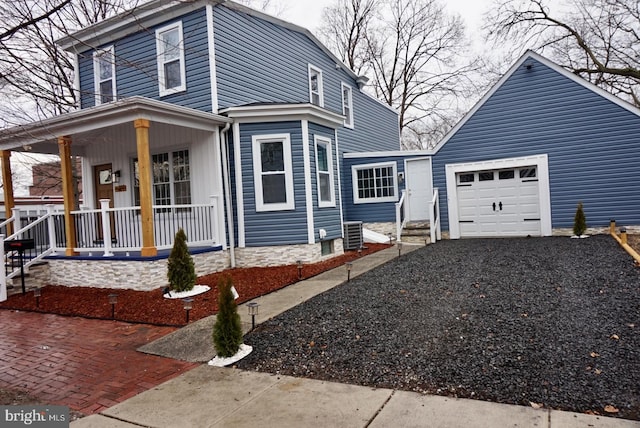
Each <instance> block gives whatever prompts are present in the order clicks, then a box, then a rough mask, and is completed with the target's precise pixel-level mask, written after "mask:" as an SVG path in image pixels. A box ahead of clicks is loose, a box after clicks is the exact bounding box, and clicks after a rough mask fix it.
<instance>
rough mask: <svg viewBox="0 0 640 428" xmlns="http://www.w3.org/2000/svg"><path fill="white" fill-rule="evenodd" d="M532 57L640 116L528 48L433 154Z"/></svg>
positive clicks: (605, 92) (634, 109) (636, 110)
mask: <svg viewBox="0 0 640 428" xmlns="http://www.w3.org/2000/svg"><path fill="white" fill-rule="evenodd" d="M531 59H534V60H536V61H538V62H540V63H542V64H543V65H545V66H547V67H549V68H550V69H552V70H554V71H556V72H557V73H559V74H561V75H562V76H564V77H566V78H568V79H570V80H571V81H573V82H574V83H577V84H579V85H580V86H583V87H584V88H586V89H588V90H590V91H591V92H594V93H595V94H597V95H600V96H601V97H603V98H605V99H606V100H608V101H610V102H612V103H614V104H616V105H618V106H620V107H622V108H623V109H625V110H627V111H629V112H631V113H633V114H635V115H636V116H638V117H640V109H639V108H637V107H635V106H634V105H633V104H630V103H628V102H627V101H625V100H623V99H621V98H618V97H616V96H615V95H613V94H612V93H610V92H607V91H605V90H604V89H602V88H600V87H599V86H596V85H594V84H593V83H591V82H588V81H586V80H584V79H583V78H581V77H580V76H578V75H576V74H574V73H572V72H570V71H569V70H567V69H565V68H564V67H562V66H560V65H558V64H556V63H555V62H553V61H551V60H549V59H547V58H545V57H543V56H542V55H540V54H537V53H535V52H533V51H531V50H528V51H526V52H525V53H524V54H523V55H522V56H521V57H520V59H518V61H516V62H515V64H513V65H512V66H511V68H509V70H508V71H507V72H506V73H505V74H504V75H503V76H502V77H501V78H500V80H498V82H497V83H496V84H495V85H493V87H491V89H489V91H488V92H487V93H486V94H485V95H484V96H483V97H482V98H481V99H480V100H479V101H478V102H477V103H476V104H475V105H474V106H473V107H472V108H471V110H469V112H468V113H467V114H466V115H464V117H463V118H462V119H460V121H458V123H456V125H455V126H454V127H453V128H451V130H450V131H449V132H448V133H447V135H445V136H444V138H443V139H442V140H441V141H440V142H439V143H438V144H437V145H436V147H435V148H433V150H432V154H434V155H435V154H436V153H437V152H438V151H439V150H440V149H441V148H442V147H443V146H444V145H445V144H446V143H447V142H448V141H449V140H450V139H451V138H452V137H453V136H454V135H455V134H456V133H457V132H458V131H459V130H460V128H462V127H463V126H464V125H465V123H467V121H469V119H471V118H472V117H473V115H474V114H475V113H476V112H477V111H478V110H479V109H480V108H481V107H482V106H483V105H484V104H485V103H486V102H487V101H488V100H489V99H490V98H491V97H492V96H493V94H495V93H496V92H497V91H498V90H499V89H500V88H501V87H502V86H503V85H504V84H505V83H506V82H507V80H509V78H510V77H511V76H512V75H513V74H514V73H515V72H516V70H518V68H520V66H521V65H522V64H525V63H526V62H527V61H528V60H531Z"/></svg>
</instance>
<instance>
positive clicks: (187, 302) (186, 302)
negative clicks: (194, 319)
mask: <svg viewBox="0 0 640 428" xmlns="http://www.w3.org/2000/svg"><path fill="white" fill-rule="evenodd" d="M182 307H183V308H184V310H185V312H186V314H187V315H186V316H187V318H186V323H187V324H189V312H191V309H192V308H193V299H192V298H191V297H187V298H184V299H182Z"/></svg>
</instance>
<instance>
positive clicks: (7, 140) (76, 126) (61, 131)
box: [0, 96, 233, 155]
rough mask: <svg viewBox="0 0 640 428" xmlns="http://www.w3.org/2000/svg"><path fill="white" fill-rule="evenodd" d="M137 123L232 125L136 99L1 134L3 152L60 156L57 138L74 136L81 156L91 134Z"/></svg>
mask: <svg viewBox="0 0 640 428" xmlns="http://www.w3.org/2000/svg"><path fill="white" fill-rule="evenodd" d="M136 119H147V120H149V121H150V122H152V123H165V124H169V125H174V126H183V127H186V128H194V129H200V130H204V131H215V130H216V129H217V128H218V127H219V126H221V125H224V124H226V123H230V122H232V121H233V120H232V119H230V118H228V117H225V116H220V115H218V114H214V113H207V112H203V111H200V110H194V109H191V108H187V107H182V106H177V105H175V104H169V103H166V102H163V101H157V100H152V99H150V98H146V97H140V96H135V97H130V98H125V99H122V100H119V101H114V102H111V103H107V104H102V105H99V106H96V107H91V108H86V109H82V110H76V111H73V112H70V113H66V114H62V115H60V116H56V117H52V118H50V119H45V120H42V121H39V122H33V123H29V124H25V125H19V126H14V127H12V128H8V129H5V130H2V131H0V150H12V149H16V148H25V147H29V146H33V147H32V148H27V149H25V150H31V149H33V151H34V152H36V153H57V152H58V145H57V138H58V137H62V136H71V137H72V140H73V141H74V144H73V149H74V154H78V155H81V154H82V152H83V151H84V150H83V146H85V145H87V144H88V142H89V141H91V140H92V139H91V138H87V137H89V136H91V134H92V133H95V132H96V131H98V130H100V129H103V128H107V127H110V126H115V125H121V124H124V123H127V122H131V123H132V125H131V126H132V127H133V121H134V120H136ZM74 136H75V137H80V138H74Z"/></svg>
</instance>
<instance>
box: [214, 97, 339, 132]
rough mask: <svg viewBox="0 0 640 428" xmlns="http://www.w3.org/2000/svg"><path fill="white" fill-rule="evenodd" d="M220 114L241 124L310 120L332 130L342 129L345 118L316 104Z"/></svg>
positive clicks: (267, 106)
mask: <svg viewBox="0 0 640 428" xmlns="http://www.w3.org/2000/svg"><path fill="white" fill-rule="evenodd" d="M220 114H224V115H225V116H227V117H229V118H231V119H234V120H235V121H237V122H241V123H258V122H282V121H290V120H308V121H309V122H313V123H317V124H320V125H323V126H326V127H329V128H332V129H337V128H342V126H343V124H344V116H343V115H341V114H336V113H333V112H331V111H328V110H325V109H323V108H321V107H318V106H316V105H314V104H311V103H307V104H264V105H255V106H241V107H229V108H225V109H222V110H220Z"/></svg>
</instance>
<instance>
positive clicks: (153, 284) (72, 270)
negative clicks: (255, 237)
mask: <svg viewBox="0 0 640 428" xmlns="http://www.w3.org/2000/svg"><path fill="white" fill-rule="evenodd" d="M192 257H193V262H194V264H195V268H196V275H198V276H202V275H207V274H209V273H213V272H218V271H221V270H224V269H227V268H228V267H229V264H230V262H229V253H228V251H212V252H208V253H201V254H194V255H193V256H192ZM48 263H49V271H50V277H49V280H48V281H45V282H46V283H49V284H54V285H64V286H67V287H78V286H81V287H98V288H126V289H132V290H142V291H148V290H155V289H157V288H160V287H166V286H168V285H169V281H168V280H167V259H166V258H165V259H160V260H126V259H124V258H120V259H111V260H109V259H107V258H105V259H95V260H87V259H83V260H74V259H73V258H65V259H49V260H48Z"/></svg>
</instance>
